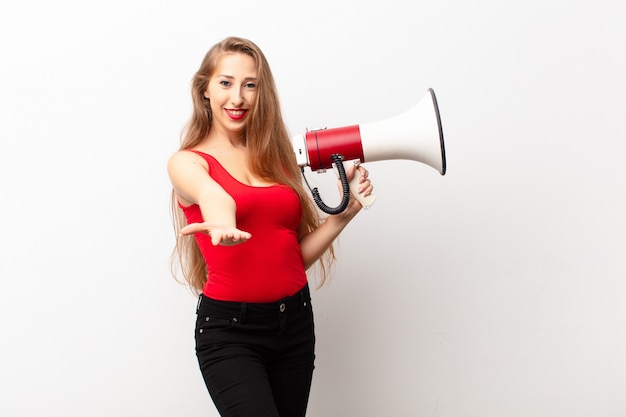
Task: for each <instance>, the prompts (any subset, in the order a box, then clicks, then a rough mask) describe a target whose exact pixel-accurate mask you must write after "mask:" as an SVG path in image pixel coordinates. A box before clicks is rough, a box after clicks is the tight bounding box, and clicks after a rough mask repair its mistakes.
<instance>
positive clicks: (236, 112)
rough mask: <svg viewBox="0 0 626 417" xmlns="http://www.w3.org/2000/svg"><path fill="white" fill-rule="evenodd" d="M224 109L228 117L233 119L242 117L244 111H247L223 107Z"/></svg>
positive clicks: (245, 111) (244, 113)
mask: <svg viewBox="0 0 626 417" xmlns="http://www.w3.org/2000/svg"><path fill="white" fill-rule="evenodd" d="M225 110H226V114H227V115H228V117H230V118H231V119H233V120H241V119H243V118H244V116H245V115H246V113H247V112H248V111H247V110H233V109H225Z"/></svg>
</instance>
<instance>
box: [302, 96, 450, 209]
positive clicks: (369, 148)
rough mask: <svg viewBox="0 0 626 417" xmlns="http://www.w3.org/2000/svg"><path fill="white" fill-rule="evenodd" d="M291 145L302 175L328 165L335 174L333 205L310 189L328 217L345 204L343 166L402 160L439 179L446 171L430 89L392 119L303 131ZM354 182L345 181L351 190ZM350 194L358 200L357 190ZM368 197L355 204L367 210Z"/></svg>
mask: <svg viewBox="0 0 626 417" xmlns="http://www.w3.org/2000/svg"><path fill="white" fill-rule="evenodd" d="M292 144H293V148H294V152H295V154H296V161H297V163H298V165H299V166H300V167H301V168H302V169H303V174H304V167H305V166H309V167H310V168H311V170H312V171H318V170H326V169H328V168H331V167H333V168H334V169H335V170H336V172H337V174H338V176H339V179H340V181H341V183H342V188H343V199H342V202H341V203H340V205H339V206H338V207H336V208H330V207H328V206H326V205H325V204H324V203H323V202H322V201H321V198H319V193H317V189H314V190H311V193H312V194H313V199H314V200H315V202H316V204H317V205H318V207H319V208H320V209H321V210H322V211H324V212H326V213H328V214H338V213H341V212H342V211H343V210H345V208H346V207H347V205H348V200H349V194H350V184H349V183H348V181H347V178H346V176H345V165H344V164H346V163H355V162H356V163H362V162H373V161H383V160H391V159H405V160H413V161H417V162H421V163H423V164H426V165H429V166H431V167H432V168H434V169H436V170H437V171H439V173H440V174H441V175H445V173H446V156H445V148H444V142H443V130H442V128H441V117H440V115H439V107H438V105H437V99H436V97H435V92H434V91H433V89H432V88H430V89H428V94H426V96H425V97H424V98H423V99H422V100H421V101H420V102H419V103H418V104H417V105H415V106H414V107H413V108H412V109H410V110H409V111H407V112H405V113H402V114H400V115H398V116H395V117H392V118H390V119H387V120H382V121H379V122H374V123H365V124H361V125H353V126H345V127H338V128H333V129H320V130H312V131H308V132H306V133H305V134H300V135H296V136H294V137H293V138H292ZM340 165H341V166H340ZM357 171H358V170H357ZM355 176H356V175H355ZM304 179H305V181H306V177H305V178H304ZM355 181H356V182H355ZM358 181H359V180H358V178H357V179H356V180H355V179H352V181H351V183H353V186H354V183H356V184H358ZM307 185H308V183H307ZM309 188H310V187H309ZM353 195H354V197H355V198H357V199H358V198H359V193H358V192H353ZM361 197H362V196H361ZM373 199H374V197H373V196H371V199H370V200H371V201H367V200H366V201H364V202H361V200H359V202H361V204H362V205H363V207H366V206H367V207H369V206H370V205H371V204H372V203H373Z"/></svg>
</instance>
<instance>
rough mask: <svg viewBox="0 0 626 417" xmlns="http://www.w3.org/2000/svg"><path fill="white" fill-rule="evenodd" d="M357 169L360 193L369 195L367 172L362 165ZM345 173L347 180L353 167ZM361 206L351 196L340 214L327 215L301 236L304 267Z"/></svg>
mask: <svg viewBox="0 0 626 417" xmlns="http://www.w3.org/2000/svg"><path fill="white" fill-rule="evenodd" d="M357 169H359V170H360V171H361V179H360V182H361V187H360V189H361V194H363V195H365V196H367V195H370V194H371V193H372V190H373V189H374V187H373V185H372V184H371V182H370V180H369V179H368V178H367V176H368V172H367V170H366V169H365V168H363V167H362V166H360V167H359V168H357ZM347 174H348V180H351V179H352V177H353V176H354V168H350V170H349V171H348V172H347ZM361 208H362V206H361V203H359V202H358V201H357V200H356V199H354V198H353V197H352V196H351V197H350V203H349V204H348V207H347V208H346V210H344V211H343V212H342V213H340V214H337V215H333V216H328V218H326V220H325V221H324V222H323V223H322V224H321V225H320V226H319V227H318V228H317V229H315V230H313V231H312V232H310V233H308V234H306V235H304V236H303V237H302V238H301V240H300V249H301V251H302V258H303V260H304V268H305V269H309V268H310V267H311V266H312V265H313V264H314V263H315V262H317V261H318V260H319V259H320V257H321V256H322V255H323V254H324V253H325V252H326V251H327V250H328V248H329V247H330V245H332V243H333V242H334V241H335V239H336V238H337V237H338V236H339V234H340V233H341V232H342V231H343V229H345V227H346V226H347V225H348V223H350V221H351V220H352V219H353V218H354V217H355V216H356V215H357V214H358V213H359V211H361Z"/></svg>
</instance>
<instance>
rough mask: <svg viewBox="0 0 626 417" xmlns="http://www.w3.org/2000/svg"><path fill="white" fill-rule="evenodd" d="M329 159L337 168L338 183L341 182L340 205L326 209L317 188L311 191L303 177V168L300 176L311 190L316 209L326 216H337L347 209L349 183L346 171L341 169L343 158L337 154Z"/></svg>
mask: <svg viewBox="0 0 626 417" xmlns="http://www.w3.org/2000/svg"><path fill="white" fill-rule="evenodd" d="M330 158H331V159H332V160H333V163H334V164H335V166H336V167H337V174H338V175H339V181H340V182H341V189H342V191H343V197H342V199H341V203H339V205H338V206H337V207H328V206H327V205H326V204H324V202H323V201H322V197H320V193H319V191H318V190H317V187H315V188H313V189H311V186H310V185H309V182H308V181H307V180H306V176H305V175H304V168H302V176H303V177H304V182H306V186H307V187H309V190H311V194H312V195H313V201H315V204H317V207H319V208H320V210H322V211H323V212H324V213H326V214H331V215H333V214H339V213H342V212H343V211H344V210H345V209H346V207H348V203H349V202H350V183H349V182H348V176H347V175H346V170H345V169H344V167H343V162H342V161H343V156H341V155H339V154H332V155H331V156H330Z"/></svg>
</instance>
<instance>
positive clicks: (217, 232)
mask: <svg viewBox="0 0 626 417" xmlns="http://www.w3.org/2000/svg"><path fill="white" fill-rule="evenodd" d="M194 233H206V234H207V235H209V236H211V243H212V244H213V246H217V245H222V246H234V245H239V244H240V243H244V242H247V241H248V239H250V238H251V237H252V235H251V234H250V233H248V232H244V231H243V230H239V229H237V228H234V227H220V226H215V225H210V224H209V223H206V222H204V223H191V224H188V225H187V226H185V227H183V228H182V229H180V235H181V236H187V235H191V234H194Z"/></svg>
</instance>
